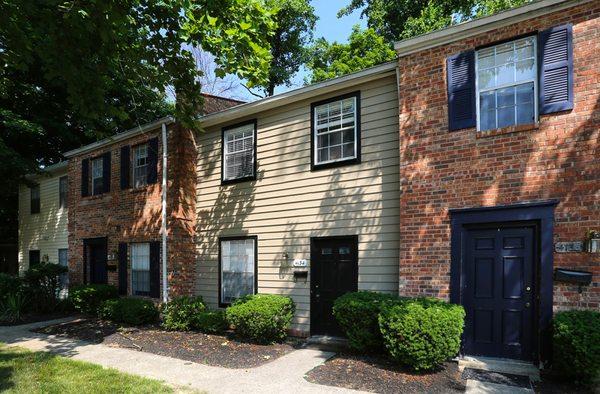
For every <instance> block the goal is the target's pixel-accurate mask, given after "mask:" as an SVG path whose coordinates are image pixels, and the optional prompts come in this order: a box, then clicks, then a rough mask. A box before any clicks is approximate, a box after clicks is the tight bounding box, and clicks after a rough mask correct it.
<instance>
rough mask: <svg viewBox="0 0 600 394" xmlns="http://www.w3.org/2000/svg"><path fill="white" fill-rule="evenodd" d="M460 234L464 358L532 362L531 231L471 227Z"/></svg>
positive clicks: (533, 302) (533, 277)
mask: <svg viewBox="0 0 600 394" xmlns="http://www.w3.org/2000/svg"><path fill="white" fill-rule="evenodd" d="M465 235H466V237H465V240H464V241H465V244H464V247H465V253H464V261H463V264H464V265H463V269H464V273H463V283H462V293H463V305H464V307H465V311H466V314H467V317H466V322H465V341H464V352H465V354H469V355H480V356H491V357H503V358H516V359H523V360H532V359H533V354H532V352H533V351H534V339H535V338H534V327H533V324H534V323H533V322H534V316H535V307H534V306H535V299H536V297H535V294H536V281H535V263H534V255H535V229H534V228H533V227H524V226H517V227H509V226H502V227H500V226H495V227H493V228H489V227H488V228H471V229H466V230H465Z"/></svg>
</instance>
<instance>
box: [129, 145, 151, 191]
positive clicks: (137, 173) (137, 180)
mask: <svg viewBox="0 0 600 394" xmlns="http://www.w3.org/2000/svg"><path fill="white" fill-rule="evenodd" d="M132 172H133V176H132V179H133V187H143V186H146V185H147V184H148V144H142V145H138V146H134V147H133V166H132Z"/></svg>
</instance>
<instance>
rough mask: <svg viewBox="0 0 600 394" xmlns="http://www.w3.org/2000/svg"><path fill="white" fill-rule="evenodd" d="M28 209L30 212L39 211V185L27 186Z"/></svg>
mask: <svg viewBox="0 0 600 394" xmlns="http://www.w3.org/2000/svg"><path fill="white" fill-rule="evenodd" d="M29 194H30V211H31V213H32V214H36V213H40V185H33V186H31V187H30V188H29Z"/></svg>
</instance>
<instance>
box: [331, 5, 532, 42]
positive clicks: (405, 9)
mask: <svg viewBox="0 0 600 394" xmlns="http://www.w3.org/2000/svg"><path fill="white" fill-rule="evenodd" d="M531 1H532V0H428V1H414V0H396V1H387V0H351V1H350V4H349V5H348V6H346V7H344V8H343V9H342V10H340V12H339V13H338V16H343V15H348V14H350V13H352V12H354V11H355V10H359V9H360V10H361V14H362V16H363V17H366V18H367V24H368V27H370V28H373V29H374V30H375V31H376V32H377V33H378V34H380V35H382V36H383V37H384V38H385V39H386V40H387V41H395V40H400V39H406V38H410V37H413V36H416V35H419V34H423V33H427V32H429V31H432V30H437V29H440V28H443V27H446V26H449V25H451V24H453V23H458V22H462V21H465V20H470V19H473V18H477V17H482V16H486V15H490V14H494V13H496V12H499V11H503V10H506V9H509V8H513V7H517V6H520V5H523V4H525V3H528V2H531Z"/></svg>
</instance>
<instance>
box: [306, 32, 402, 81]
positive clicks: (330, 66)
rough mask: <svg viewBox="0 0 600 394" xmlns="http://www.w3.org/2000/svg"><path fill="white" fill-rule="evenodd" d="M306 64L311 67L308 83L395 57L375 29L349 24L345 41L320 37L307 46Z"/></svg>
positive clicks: (358, 69) (389, 46)
mask: <svg viewBox="0 0 600 394" xmlns="http://www.w3.org/2000/svg"><path fill="white" fill-rule="evenodd" d="M310 51H311V57H310V59H309V60H308V62H307V63H306V67H307V68H308V69H309V70H310V71H311V76H310V78H309V79H307V80H306V82H307V83H315V82H319V81H323V80H326V79H330V78H335V77H339V76H342V75H346V74H349V73H352V72H355V71H360V70H363V69H365V68H368V67H371V66H374V65H376V64H380V63H384V62H386V61H389V60H392V59H394V58H395V56H396V53H395V52H394V50H393V49H392V48H391V45H390V44H389V43H387V42H386V41H385V40H384V38H383V37H382V36H380V35H378V34H377V33H376V32H375V30H374V29H372V28H368V29H365V30H361V29H360V27H359V26H358V25H356V26H354V27H353V28H352V33H351V34H350V37H349V39H348V43H347V44H340V43H338V42H333V43H329V42H328V41H327V40H326V39H324V38H320V39H318V40H317V41H316V42H315V45H314V46H313V47H312V48H311V49H310Z"/></svg>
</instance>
